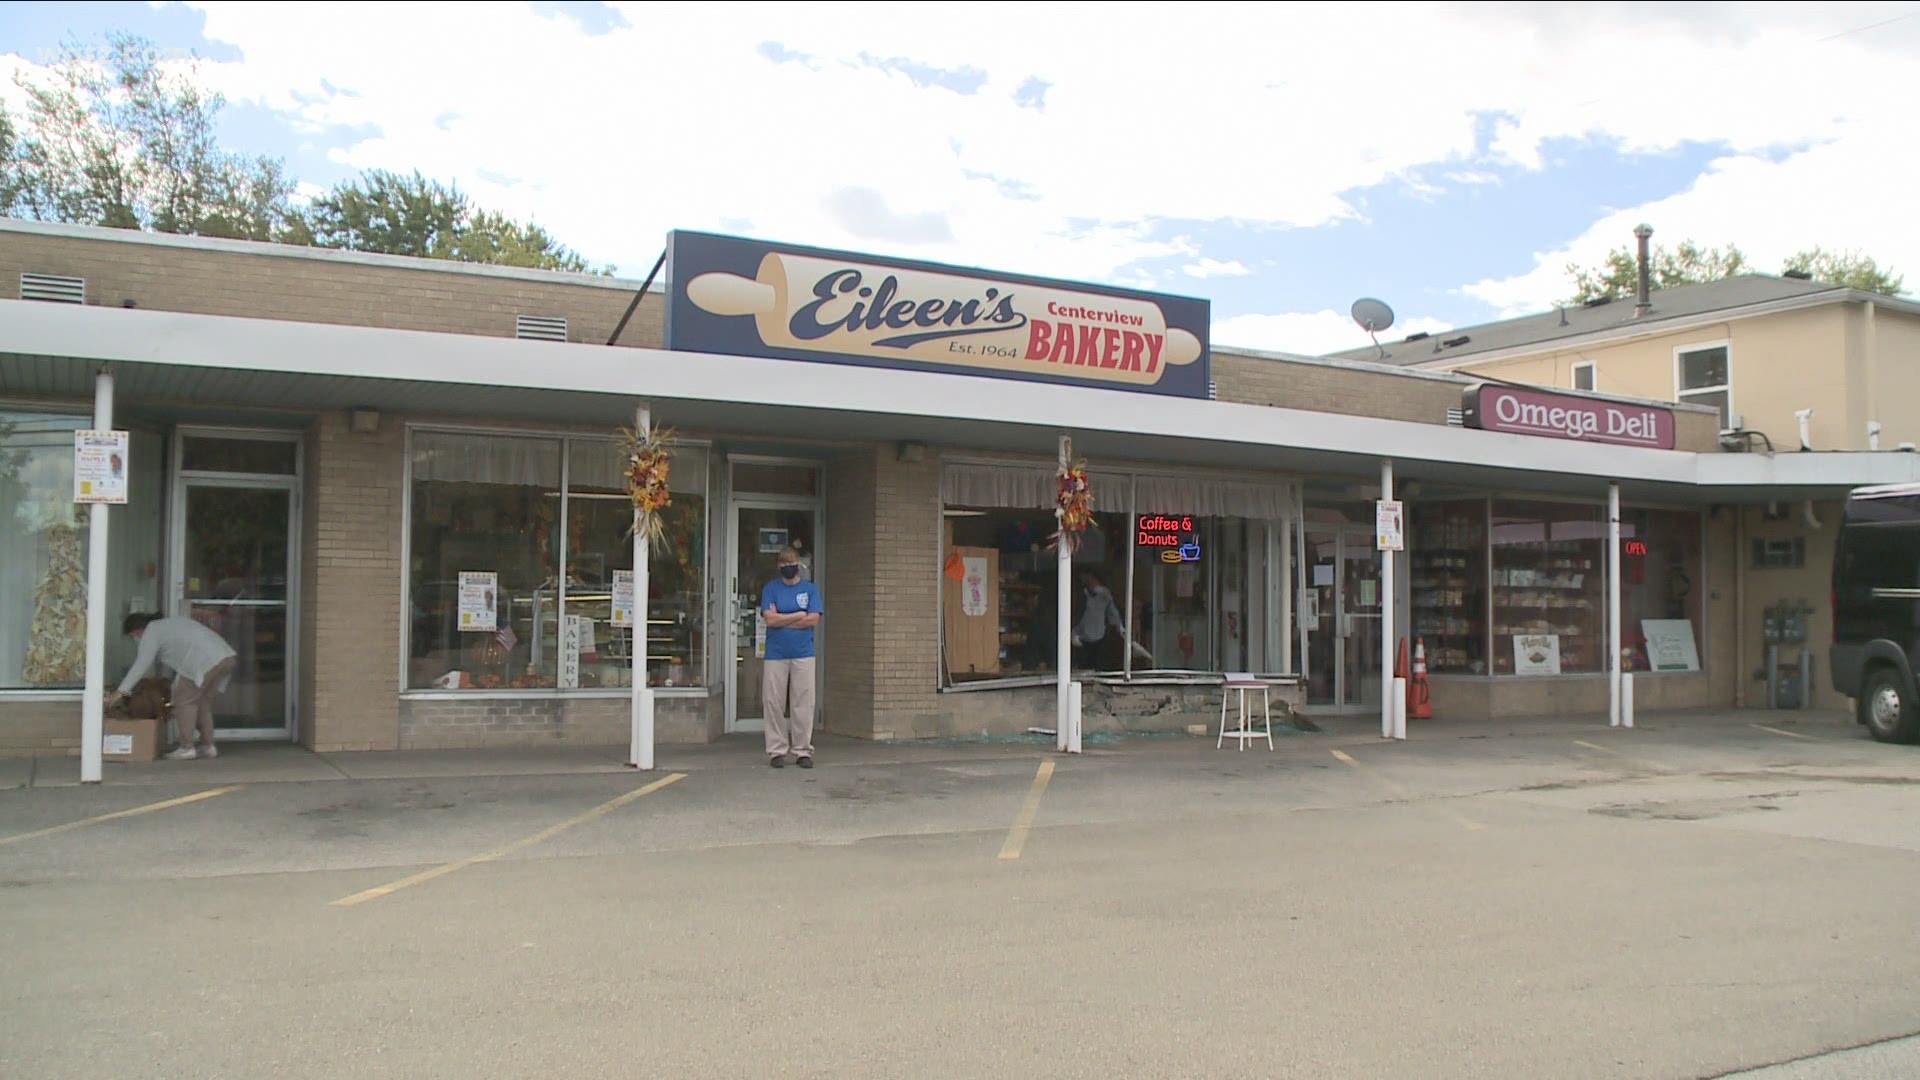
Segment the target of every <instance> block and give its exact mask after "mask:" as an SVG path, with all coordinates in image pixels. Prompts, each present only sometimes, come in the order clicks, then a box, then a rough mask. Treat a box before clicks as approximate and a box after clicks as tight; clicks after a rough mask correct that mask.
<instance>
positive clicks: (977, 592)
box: [960, 555, 987, 619]
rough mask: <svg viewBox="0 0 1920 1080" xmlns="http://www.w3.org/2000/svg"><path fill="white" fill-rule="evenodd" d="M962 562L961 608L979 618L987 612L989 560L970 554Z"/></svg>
mask: <svg viewBox="0 0 1920 1080" xmlns="http://www.w3.org/2000/svg"><path fill="white" fill-rule="evenodd" d="M960 563H961V567H962V573H961V575H960V610H961V611H963V612H965V613H966V614H967V615H969V616H972V617H973V618H976V619H977V618H979V617H980V616H982V615H985V614H986V613H987V560H985V559H983V558H980V557H979V556H977V555H970V556H968V557H967V558H965V559H962V560H960Z"/></svg>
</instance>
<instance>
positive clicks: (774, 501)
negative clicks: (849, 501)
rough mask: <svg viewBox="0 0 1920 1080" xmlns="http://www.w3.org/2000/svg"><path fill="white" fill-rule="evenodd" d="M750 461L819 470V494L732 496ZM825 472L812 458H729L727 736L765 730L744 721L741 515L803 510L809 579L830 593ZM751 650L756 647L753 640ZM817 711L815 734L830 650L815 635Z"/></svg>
mask: <svg viewBox="0 0 1920 1080" xmlns="http://www.w3.org/2000/svg"><path fill="white" fill-rule="evenodd" d="M742 461H744V462H747V463H750V464H756V465H801V466H806V467H809V468H812V469H815V470H817V471H818V473H819V476H820V484H819V486H818V487H819V490H820V491H821V492H822V494H819V495H754V494H747V495H740V494H736V493H734V491H733V465H734V463H735V462H742ZM825 484H826V469H825V467H824V465H823V463H821V462H819V461H814V460H811V459H808V458H770V457H763V456H759V455H740V456H737V457H736V456H729V457H728V458H727V547H726V560H727V563H726V568H725V571H726V583H727V592H726V599H725V617H726V623H727V632H726V635H725V639H724V647H723V650H722V657H723V659H722V661H721V662H722V664H723V666H725V668H726V669H727V674H726V679H725V684H726V685H725V690H726V727H725V730H726V732H727V733H728V734H733V733H735V732H753V731H760V730H762V727H763V725H762V724H761V722H760V721H759V720H745V721H743V720H741V719H740V669H739V665H740V643H741V630H740V616H741V614H742V612H741V608H740V511H742V510H804V511H808V512H811V513H812V514H813V528H814V540H813V566H812V571H813V572H812V574H811V575H809V580H811V581H815V582H818V583H819V585H820V591H821V592H822V593H825V592H826V591H827V500H826V495H825V490H826V487H825ZM748 647H749V648H751V647H752V642H751V639H749V640H748ZM813 650H814V656H815V657H816V658H817V661H816V663H815V664H814V671H813V676H814V701H815V702H816V703H817V704H816V706H815V709H814V717H815V721H814V724H815V730H816V731H817V730H819V718H820V716H821V715H822V714H823V713H824V712H825V709H824V708H822V707H821V705H823V704H824V703H823V702H821V688H822V687H823V686H824V685H825V682H826V669H827V649H826V635H825V634H824V633H821V634H815V635H814V644H813Z"/></svg>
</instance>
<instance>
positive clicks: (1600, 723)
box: [0, 709, 1866, 789]
mask: <svg viewBox="0 0 1920 1080" xmlns="http://www.w3.org/2000/svg"><path fill="white" fill-rule="evenodd" d="M1314 722H1315V724H1316V725H1317V726H1319V727H1320V728H1321V730H1320V731H1319V732H1317V733H1306V734H1302V733H1300V732H1297V731H1289V732H1287V733H1286V734H1284V735H1283V734H1282V733H1281V731H1280V730H1279V729H1278V728H1277V727H1276V729H1275V732H1274V741H1275V745H1276V747H1278V748H1280V749H1281V750H1282V751H1287V750H1290V749H1291V748H1295V747H1301V746H1309V745H1310V746H1312V747H1314V748H1315V749H1316V750H1318V749H1320V748H1324V747H1330V746H1353V745H1368V744H1378V743H1380V742H1381V739H1380V730H1379V720H1378V719H1377V718H1375V717H1372V716H1334V717H1315V718H1314ZM1755 725H1764V726H1765V727H1769V728H1774V729H1778V730H1779V731H1783V732H1787V733H1789V734H1801V735H1806V736H1808V737H1815V738H1824V739H1834V738H1858V739H1862V740H1864V739H1865V738H1866V736H1865V734H1864V733H1862V732H1861V729H1860V728H1859V726H1858V725H1857V724H1855V723H1853V721H1852V719H1851V718H1850V717H1848V716H1847V715H1845V714H1841V713H1821V712H1786V711H1776V712H1768V711H1764V710H1755V709H1748V710H1740V711H1726V712H1673V713H1649V714H1645V715H1643V716H1641V717H1639V719H1638V723H1637V728H1636V730H1637V731H1645V732H1647V733H1649V734H1660V733H1669V734H1670V733H1674V732H1679V731H1685V732H1689V733H1704V732H1711V731H1714V730H1726V731H1728V732H1729V733H1733V732H1739V733H1742V734H1745V733H1750V732H1751V731H1752V730H1753V728H1754V726H1755ZM1611 730H1612V729H1610V728H1609V727H1608V726H1607V722H1606V718H1605V717H1604V716H1601V717H1578V718H1547V717H1536V718H1523V719H1507V720H1488V719H1478V720H1439V721H1417V722H1415V723H1412V724H1409V725H1408V728H1407V741H1408V742H1409V743H1424V742H1445V741H1449V740H1475V739H1500V738H1528V737H1549V736H1552V737H1560V736H1567V735H1573V736H1576V737H1579V736H1581V735H1582V734H1583V733H1584V734H1588V735H1591V734H1595V733H1608V732H1610V731H1611ZM1617 734H1619V735H1621V736H1622V737H1626V738H1631V737H1632V735H1633V732H1627V731H1621V732H1618V733H1617ZM1052 743H1053V740H1052V737H1051V736H1044V735H1036V736H1027V737H1018V736H1014V737H998V738H993V739H980V740H962V739H936V740H916V741H898V742H872V741H869V740H864V739H851V738H846V737H843V736H831V735H829V736H822V737H821V739H820V740H819V744H818V745H819V750H820V753H819V761H820V763H821V765H822V766H827V765H861V766H884V765H917V764H931V763H937V762H947V761H976V760H994V759H999V758H1007V757H1022V756H1030V755H1031V754H1032V753H1033V752H1034V751H1035V750H1042V749H1045V748H1047V747H1049V746H1051V745H1052ZM1086 747H1087V753H1088V754H1089V755H1093V756H1099V755H1106V754H1130V755H1132V754H1137V755H1145V756H1153V755H1167V756H1179V757H1185V756H1188V755H1194V754H1212V753H1214V752H1215V750H1214V736H1213V734H1211V733H1209V734H1207V735H1204V736H1195V735H1186V734H1112V735H1109V734H1098V735H1090V736H1088V737H1087V740H1086ZM1219 752H1220V753H1229V752H1233V748H1232V747H1231V746H1229V747H1227V748H1225V749H1223V750H1221V751H1219ZM1247 752H1248V753H1254V752H1259V753H1266V752H1267V751H1266V749H1265V747H1264V745H1259V746H1255V747H1254V748H1253V749H1250V750H1248V751H1247ZM655 765H656V766H657V768H658V771H661V772H698V771H707V770H712V769H725V768H750V767H751V768H765V767H766V758H765V757H764V756H763V755H762V753H761V743H760V736H759V735H757V734H745V735H729V736H726V737H724V738H722V739H720V740H718V741H716V742H712V743H707V744H704V745H666V746H661V747H659V748H658V750H657V752H656V757H655ZM627 771H629V770H628V767H627V764H626V748H625V747H623V746H585V747H577V746H515V747H499V748H492V749H484V750H376V751H364V752H354V753H324V754H322V753H314V752H313V751H311V750H307V749H305V748H304V747H300V746H295V745H291V744H287V743H266V742H233V743H227V744H224V745H223V746H222V747H221V752H220V757H218V758H216V759H214V760H212V761H166V760H160V761H153V762H147V763H141V764H129V763H123V762H107V763H106V765H105V767H104V775H103V782H104V783H105V784H107V785H116V784H119V785H130V786H141V785H163V784H179V783H183V782H187V783H196V784H199V783H212V784H235V783H245V784H264V783H299V782H316V781H341V780H403V779H423V778H431V777H466V776H472V777H482V776H567V775H592V774H602V773H620V772H627ZM79 783H80V759H79V757H78V755H74V754H64V755H42V756H38V757H14V758H0V789H6V788H21V787H35V788H47V787H72V786H75V785H78V784H79Z"/></svg>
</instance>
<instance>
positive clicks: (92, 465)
mask: <svg viewBox="0 0 1920 1080" xmlns="http://www.w3.org/2000/svg"><path fill="white" fill-rule="evenodd" d="M73 501H74V502H77V503H111V504H113V505H116V506H123V505H125V504H126V501H127V433H126V432H124V431H76V432H74V433H73Z"/></svg>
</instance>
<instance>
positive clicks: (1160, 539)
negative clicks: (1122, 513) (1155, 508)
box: [1133, 514, 1200, 563]
mask: <svg viewBox="0 0 1920 1080" xmlns="http://www.w3.org/2000/svg"><path fill="white" fill-rule="evenodd" d="M1133 533H1134V537H1133V539H1134V543H1135V544H1137V545H1138V546H1140V547H1143V548H1151V549H1153V550H1155V551H1158V552H1159V553H1160V561H1161V562H1163V563H1197V562H1199V561H1200V532H1199V527H1198V526H1197V525H1196V524H1195V522H1194V520H1193V515H1191V514H1184V515H1183V514H1141V515H1140V516H1139V517H1138V518H1136V519H1134V529H1133Z"/></svg>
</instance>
